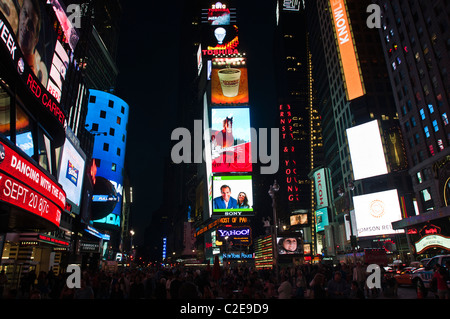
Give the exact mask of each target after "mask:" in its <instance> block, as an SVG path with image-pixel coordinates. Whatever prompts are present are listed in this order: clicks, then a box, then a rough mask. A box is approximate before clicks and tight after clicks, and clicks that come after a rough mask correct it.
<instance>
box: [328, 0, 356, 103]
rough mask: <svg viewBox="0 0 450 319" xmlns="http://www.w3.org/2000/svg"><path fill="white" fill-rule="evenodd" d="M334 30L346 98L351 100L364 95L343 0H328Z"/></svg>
mask: <svg viewBox="0 0 450 319" xmlns="http://www.w3.org/2000/svg"><path fill="white" fill-rule="evenodd" d="M330 9H331V10H330V11H331V14H332V17H333V24H334V31H335V35H336V40H337V43H338V48H339V54H340V58H341V63H342V70H343V73H344V80H345V84H346V87H347V99H348V100H353V99H355V98H357V97H360V96H362V95H364V88H363V83H362V80H361V73H360V69H359V66H358V60H357V56H356V49H355V46H354V42H353V37H352V33H351V30H350V23H349V20H348V16H347V10H346V5H345V0H330Z"/></svg>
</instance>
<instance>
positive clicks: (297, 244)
mask: <svg viewBox="0 0 450 319" xmlns="http://www.w3.org/2000/svg"><path fill="white" fill-rule="evenodd" d="M277 249H278V255H301V254H303V240H302V238H301V237H300V236H298V235H292V236H283V237H277Z"/></svg>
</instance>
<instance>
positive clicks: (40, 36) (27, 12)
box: [0, 0, 68, 126]
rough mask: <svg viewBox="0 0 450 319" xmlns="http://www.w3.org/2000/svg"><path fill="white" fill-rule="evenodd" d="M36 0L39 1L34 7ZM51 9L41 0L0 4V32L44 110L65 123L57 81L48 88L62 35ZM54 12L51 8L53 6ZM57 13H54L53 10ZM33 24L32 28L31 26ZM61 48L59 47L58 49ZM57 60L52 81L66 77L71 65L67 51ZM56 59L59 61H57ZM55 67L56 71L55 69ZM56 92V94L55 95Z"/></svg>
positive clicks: (12, 57)
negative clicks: (58, 30)
mask: <svg viewBox="0 0 450 319" xmlns="http://www.w3.org/2000/svg"><path fill="white" fill-rule="evenodd" d="M33 3H35V4H38V6H36V7H35V6H34V5H33ZM46 9H49V8H48V7H47V6H46V5H45V4H44V3H42V2H41V1H36V2H33V1H29V0H27V1H23V3H22V5H19V4H15V2H13V1H6V3H2V5H1V6H0V34H1V35H2V36H1V39H2V41H0V42H2V43H3V45H4V49H3V50H6V51H7V52H8V54H9V56H10V59H11V62H12V63H13V65H14V68H15V69H16V70H17V73H18V75H19V76H20V78H21V79H22V81H23V82H24V84H25V85H26V88H27V90H28V92H29V93H31V94H32V95H34V96H35V98H36V99H37V100H38V101H39V106H40V108H41V109H44V110H46V112H49V113H50V114H51V116H52V117H53V118H54V119H55V120H57V121H58V122H59V123H60V125H61V126H63V125H64V121H65V116H66V115H65V113H64V112H63V110H62V109H61V108H60V105H59V102H58V101H59V98H60V94H59V93H58V91H57V90H55V89H56V88H57V87H56V86H54V83H53V84H51V85H50V91H51V92H50V91H49V89H47V88H48V82H49V77H51V76H50V70H51V69H52V62H53V60H54V59H53V56H54V54H55V48H57V42H58V39H59V36H58V34H57V32H56V30H55V27H56V28H58V27H59V25H58V23H57V22H56V24H55V23H54V21H56V20H55V19H54V17H53V16H50V15H49V14H48V11H47V10H46ZM50 10H51V12H53V10H52V9H50ZM53 14H54V13H53ZM30 26H31V27H30ZM59 49H60V47H58V50H59ZM62 51H67V50H64V49H62V50H60V51H59V52H60V54H61V55H63V57H62V58H58V59H59V62H55V63H56V64H58V65H57V67H58V66H59V67H61V66H62V67H61V68H60V69H59V70H57V69H55V68H54V69H53V70H54V71H53V76H52V77H53V80H55V79H58V80H63V79H64V76H65V70H66V69H67V67H68V59H67V58H66V56H67V53H65V54H62ZM55 61H56V60H55ZM55 70H56V71H55ZM52 93H53V94H55V95H56V96H57V97H56V98H55V96H54V95H53V94H52Z"/></svg>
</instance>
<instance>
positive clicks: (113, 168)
mask: <svg viewBox="0 0 450 319" xmlns="http://www.w3.org/2000/svg"><path fill="white" fill-rule="evenodd" d="M116 169H117V165H116V164H114V163H112V165H111V170H112V171H113V172H115V171H116Z"/></svg>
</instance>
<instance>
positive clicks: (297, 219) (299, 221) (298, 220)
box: [289, 213, 308, 226]
mask: <svg viewBox="0 0 450 319" xmlns="http://www.w3.org/2000/svg"><path fill="white" fill-rule="evenodd" d="M293 214H294V215H291V216H289V220H290V224H291V226H296V225H308V213H301V214H299V213H293Z"/></svg>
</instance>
